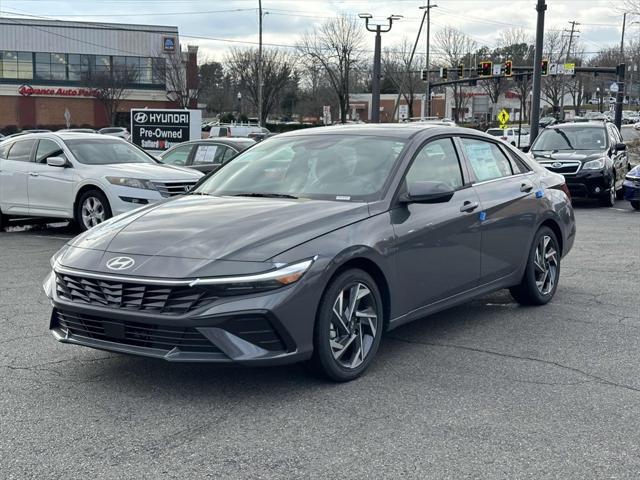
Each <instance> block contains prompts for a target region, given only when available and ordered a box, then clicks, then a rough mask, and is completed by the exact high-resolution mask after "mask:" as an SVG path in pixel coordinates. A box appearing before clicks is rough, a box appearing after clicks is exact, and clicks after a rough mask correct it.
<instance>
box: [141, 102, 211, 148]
mask: <svg viewBox="0 0 640 480" xmlns="http://www.w3.org/2000/svg"><path fill="white" fill-rule="evenodd" d="M130 131H131V143H133V144H135V145H137V146H139V147H141V148H144V149H145V150H168V149H169V148H171V147H173V146H174V145H177V144H178V143H182V142H186V141H188V140H200V139H201V138H202V112H201V111H200V110H182V109H158V108H132V109H131V130H130Z"/></svg>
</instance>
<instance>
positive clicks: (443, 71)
mask: <svg viewBox="0 0 640 480" xmlns="http://www.w3.org/2000/svg"><path fill="white" fill-rule="evenodd" d="M448 75H449V69H448V68H447V67H440V78H442V79H443V80H446V79H447V76H448Z"/></svg>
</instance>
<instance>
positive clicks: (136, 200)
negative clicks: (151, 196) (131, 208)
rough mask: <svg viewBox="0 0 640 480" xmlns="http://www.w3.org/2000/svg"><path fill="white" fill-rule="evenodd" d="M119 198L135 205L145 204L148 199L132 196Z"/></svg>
mask: <svg viewBox="0 0 640 480" xmlns="http://www.w3.org/2000/svg"><path fill="white" fill-rule="evenodd" d="M120 200H122V201H123V202H128V203H135V204H136V205H147V204H148V203H149V200H147V199H146V198H133V197H120Z"/></svg>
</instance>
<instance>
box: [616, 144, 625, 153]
mask: <svg viewBox="0 0 640 480" xmlns="http://www.w3.org/2000/svg"><path fill="white" fill-rule="evenodd" d="M626 149H627V144H626V143H616V152H624V151H625V150H626Z"/></svg>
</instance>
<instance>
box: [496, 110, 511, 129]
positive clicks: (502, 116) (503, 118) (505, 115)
mask: <svg viewBox="0 0 640 480" xmlns="http://www.w3.org/2000/svg"><path fill="white" fill-rule="evenodd" d="M509 118H510V116H509V112H507V111H506V110H505V109H504V108H503V109H502V110H500V113H498V121H499V122H500V128H504V125H506V124H507V122H508V121H509Z"/></svg>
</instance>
